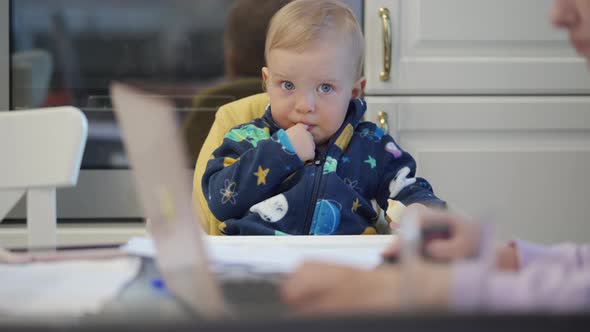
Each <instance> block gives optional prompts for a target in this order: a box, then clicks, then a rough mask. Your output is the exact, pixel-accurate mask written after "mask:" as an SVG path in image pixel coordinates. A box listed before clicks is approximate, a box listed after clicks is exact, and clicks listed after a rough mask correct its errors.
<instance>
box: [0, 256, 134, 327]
mask: <svg viewBox="0 0 590 332" xmlns="http://www.w3.org/2000/svg"><path fill="white" fill-rule="evenodd" d="M140 265H141V260H140V258H138V257H119V258H111V259H100V260H98V259H97V260H80V261H61V262H59V261H58V262H40V263H31V264H22V265H18V264H8V265H0V314H10V315H15V316H46V315H49V316H58V315H59V316H72V317H77V316H80V315H82V314H89V313H96V312H98V311H99V310H100V309H101V308H102V307H103V305H104V304H105V303H107V302H108V301H109V300H111V299H113V298H114V297H115V296H116V295H117V294H118V293H119V292H120V291H121V289H122V287H123V286H124V285H125V284H126V283H128V282H129V281H131V279H132V278H134V277H135V276H136V275H137V273H138V272H139V268H140Z"/></svg>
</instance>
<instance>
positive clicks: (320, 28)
mask: <svg viewBox="0 0 590 332" xmlns="http://www.w3.org/2000/svg"><path fill="white" fill-rule="evenodd" d="M265 57H266V64H267V66H266V67H263V68H262V78H263V80H264V82H265V86H266V89H267V92H268V96H269V105H268V106H267V108H266V111H265V114H264V115H263V117H262V118H259V119H256V120H254V121H252V122H250V123H246V124H243V125H240V126H238V127H236V128H234V129H232V130H231V131H230V132H229V133H227V135H226V136H225V138H224V141H223V144H222V145H221V146H220V147H219V148H218V149H217V150H215V151H214V153H213V156H212V158H211V160H209V163H208V164H207V169H206V170H205V174H204V176H203V181H202V186H203V192H204V193H205V197H206V198H207V202H208V204H209V208H210V210H211V212H212V213H213V214H214V215H215V217H216V218H217V219H219V220H221V221H223V222H222V223H221V224H220V230H221V232H222V233H224V234H231V235H234V234H235V235H238V234H242V235H265V234H266V235H295V234H298V235H308V234H315V235H328V234H375V233H376V228H375V223H376V221H377V219H378V213H377V212H376V209H375V206H373V204H372V203H371V200H376V201H377V203H378V204H379V206H381V208H383V209H384V210H385V209H387V207H388V200H389V199H392V200H395V201H396V204H395V205H397V206H406V205H409V204H425V205H430V206H444V205H445V202H444V201H441V200H440V199H438V198H437V197H436V196H434V194H433V192H432V188H431V187H430V185H429V184H428V182H427V181H426V180H424V179H421V178H414V174H415V169H416V163H415V161H414V159H413V158H412V156H410V155H409V154H408V153H406V152H405V151H403V150H402V149H401V148H400V147H399V146H398V145H397V144H396V143H395V142H394V140H393V138H392V137H391V136H389V135H387V134H385V133H384V132H383V131H382V130H381V129H380V128H379V127H377V126H376V125H375V124H374V123H371V122H363V121H362V117H363V114H364V113H365V110H366V104H365V102H364V101H362V100H361V99H359V98H360V97H361V94H362V92H363V89H364V86H365V79H364V78H363V77H362V68H363V60H364V59H363V57H364V39H363V36H362V33H361V29H360V26H359V24H358V22H357V21H356V19H355V17H354V14H353V12H352V10H351V9H350V8H349V7H347V6H346V5H344V4H343V3H341V2H339V1H337V0H296V1H293V2H291V3H290V4H288V5H286V6H285V7H283V8H282V9H281V10H280V11H279V12H277V14H275V16H274V17H273V18H272V20H271V22H270V26H269V30H268V33H267V38H266V45H265Z"/></svg>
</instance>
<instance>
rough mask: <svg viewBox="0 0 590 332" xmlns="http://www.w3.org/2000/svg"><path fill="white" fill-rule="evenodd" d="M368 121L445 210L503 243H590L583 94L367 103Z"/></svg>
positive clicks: (588, 134) (589, 152) (589, 151)
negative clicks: (380, 128) (385, 134)
mask: <svg viewBox="0 0 590 332" xmlns="http://www.w3.org/2000/svg"><path fill="white" fill-rule="evenodd" d="M367 102H368V107H369V112H368V113H367V115H366V119H367V120H372V121H376V119H377V113H378V112H385V113H386V114H387V115H388V121H387V123H388V124H389V131H390V133H391V134H392V135H393V136H394V137H396V138H397V141H398V143H400V145H401V146H402V148H404V149H405V150H407V151H408V152H409V153H411V154H412V155H413V156H414V158H415V159H416V161H417V165H418V176H422V177H425V178H426V179H428V181H430V183H431V184H432V185H433V187H434V190H435V193H436V194H437V195H439V196H440V197H441V198H443V199H445V200H447V201H448V203H449V207H450V208H451V209H455V210H460V211H464V212H466V213H468V214H472V215H481V214H484V215H490V214H491V215H492V216H493V219H495V220H496V221H497V223H498V225H499V234H500V237H501V238H503V239H508V238H514V237H522V238H526V239H530V240H535V241H541V242H555V241H564V240H574V241H588V240H589V239H590V217H589V216H590V175H589V173H588V170H590V97H398V98H396V97H367Z"/></svg>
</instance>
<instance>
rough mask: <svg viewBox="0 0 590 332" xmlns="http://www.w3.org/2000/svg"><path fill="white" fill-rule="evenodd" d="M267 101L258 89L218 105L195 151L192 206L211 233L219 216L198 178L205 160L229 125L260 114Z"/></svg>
mask: <svg viewBox="0 0 590 332" xmlns="http://www.w3.org/2000/svg"><path fill="white" fill-rule="evenodd" d="M267 105H268V95H267V94H266V93H260V94H257V95H253V96H250V97H246V98H243V99H240V100H236V101H234V102H231V103H229V104H226V105H224V106H222V107H220V108H219V110H218V111H217V113H216V115H215V121H214V122H213V125H212V126H211V130H210V131H209V134H208V135H207V138H206V139H205V142H204V143H203V147H202V148H201V150H200V152H199V157H198V158H197V163H196V165H195V175H194V178H193V201H194V204H195V206H200V207H201V208H200V209H198V212H199V213H200V216H201V221H202V222H203V223H204V225H203V227H204V228H205V230H206V231H207V233H209V234H211V235H219V234H220V232H219V229H218V225H219V220H217V219H215V217H214V216H213V214H212V213H211V211H210V210H209V205H208V204H207V200H206V199H205V196H204V195H203V189H202V187H201V179H202V177H203V174H204V173H205V168H206V167H207V162H208V161H209V158H210V157H211V155H212V154H213V151H215V149H217V148H218V147H219V146H220V145H221V143H223V137H224V136H225V134H227V132H229V131H230V129H232V128H233V127H235V126H237V125H240V124H242V123H246V122H250V121H252V120H254V119H255V118H259V117H261V116H262V115H263V114H264V110H265V108H266V106H267Z"/></svg>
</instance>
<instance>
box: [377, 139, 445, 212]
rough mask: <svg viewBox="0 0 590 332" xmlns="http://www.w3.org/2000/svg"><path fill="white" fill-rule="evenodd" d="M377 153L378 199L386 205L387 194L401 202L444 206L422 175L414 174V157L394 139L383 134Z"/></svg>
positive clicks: (382, 204)
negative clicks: (378, 158)
mask: <svg viewBox="0 0 590 332" xmlns="http://www.w3.org/2000/svg"><path fill="white" fill-rule="evenodd" d="M376 148H377V149H378V151H377V152H376V154H377V155H379V156H380V159H381V160H382V163H381V165H382V170H381V173H380V176H379V188H378V191H377V203H379V205H380V206H381V208H383V209H384V210H386V209H387V200H388V199H389V198H391V199H393V200H397V201H400V202H402V203H403V204H404V205H406V206H407V205H410V204H412V203H422V204H424V205H428V206H438V207H446V202H445V201H443V200H441V199H439V198H438V197H436V196H435V195H434V192H433V190H432V187H431V186H430V184H429V183H428V181H426V180H425V179H423V178H420V177H417V178H416V177H415V175H416V161H415V160H414V158H413V157H412V156H411V155H410V154H409V153H407V152H405V151H404V150H402V149H401V148H400V147H399V145H397V143H396V142H395V141H394V140H393V138H392V137H391V136H389V135H384V136H383V138H382V140H381V142H379V144H378V145H377V146H376Z"/></svg>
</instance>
